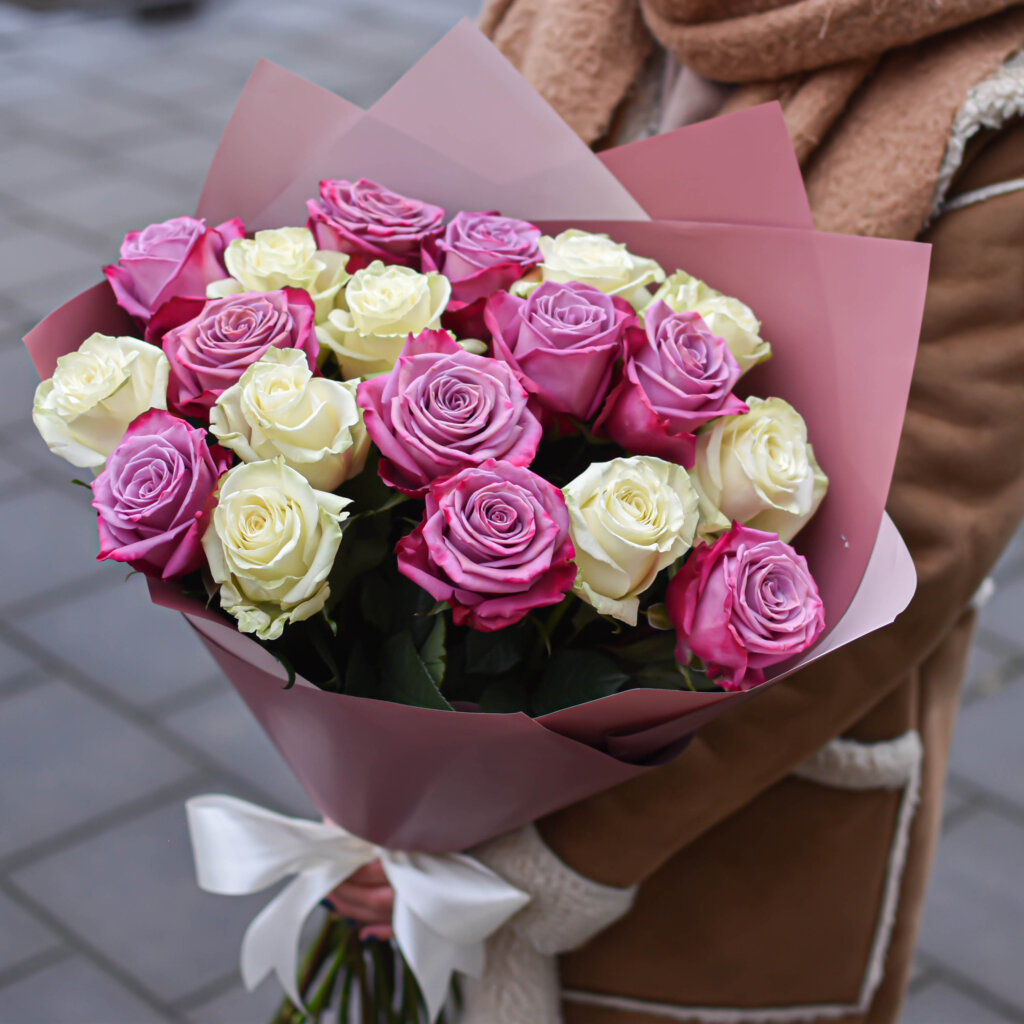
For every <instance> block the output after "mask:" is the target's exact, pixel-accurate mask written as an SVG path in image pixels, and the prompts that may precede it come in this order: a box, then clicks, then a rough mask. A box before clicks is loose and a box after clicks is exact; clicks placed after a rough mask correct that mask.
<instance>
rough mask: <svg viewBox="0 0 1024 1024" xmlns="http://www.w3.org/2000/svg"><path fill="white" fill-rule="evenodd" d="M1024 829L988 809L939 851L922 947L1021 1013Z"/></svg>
mask: <svg viewBox="0 0 1024 1024" xmlns="http://www.w3.org/2000/svg"><path fill="white" fill-rule="evenodd" d="M1022 864H1024V828H1022V827H1021V826H1020V825H1018V824H1016V823H1015V822H1011V821H1008V820H1007V819H1005V818H1003V817H1001V816H999V815H996V814H993V813H991V812H988V811H983V812H980V813H978V814H976V815H973V816H972V817H971V818H969V819H967V820H965V821H964V822H962V823H961V824H960V825H958V826H957V827H956V828H953V829H951V830H950V831H949V832H948V833H947V834H946V835H945V836H944V837H943V840H942V843H941V845H940V846H939V851H938V856H937V858H936V864H935V869H934V873H933V876H932V881H931V888H930V891H929V896H928V903H927V905H926V906H925V911H924V919H923V922H922V926H921V934H920V939H919V944H918V945H919V948H920V949H921V950H922V952H924V953H925V954H926V955H927V956H928V957H930V958H931V959H932V960H937V961H939V963H941V964H945V965H946V966H947V967H949V968H950V969H951V970H953V971H955V972H956V973H958V974H961V975H966V976H967V977H970V978H971V979H973V980H975V981H976V982H977V984H978V985H979V986H981V987H982V988H983V989H985V990H986V991H988V992H991V993H993V994H994V995H995V996H996V997H998V998H999V999H1001V1000H1003V1002H1005V1003H1009V1004H1010V1005H1011V1006H1014V1007H1016V1008H1017V1009H1018V1010H1020V1011H1021V1013H1024V974H1022V973H1021V970H1020V951H1021V921H1024V889H1022V887H1021V884H1020V881H1021V865H1022Z"/></svg>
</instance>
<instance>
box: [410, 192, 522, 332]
mask: <svg viewBox="0 0 1024 1024" xmlns="http://www.w3.org/2000/svg"><path fill="white" fill-rule="evenodd" d="M539 239H540V228H537V227H534V226H533V225H532V224H529V223H527V222H526V221H525V220H516V219H515V218H513V217H502V216H500V215H499V214H498V212H497V211H496V210H491V211H490V212H487V213H467V212H465V211H461V212H459V213H457V214H455V216H454V217H453V218H452V219H451V221H449V223H448V227H446V228H445V232H444V237H443V238H438V239H436V240H431V241H428V242H427V243H426V244H425V245H424V246H423V269H424V270H438V271H440V272H441V273H442V274H444V276H445V277H447V278H448V280H449V281H451V283H452V297H451V299H450V300H449V302H448V306H447V308H446V309H445V314H444V318H443V320H442V323H443V324H444V326H445V327H447V328H449V329H450V330H453V331H455V334H456V335H457V336H458V337H460V338H482V337H486V327H485V325H484V320H483V310H484V302H485V301H486V299H487V297H488V296H489V295H490V294H491V293H492V292H498V291H505V290H507V289H508V288H509V286H510V285H512V284H513V283H514V282H516V281H518V280H519V278H521V277H522V276H523V275H524V274H526V273H528V272H529V271H530V270H532V269H533V268H534V267H535V266H536V265H537V264H538V263H540V261H541V259H542V257H541V252H540V249H539V248H538V246H537V242H538V240H539Z"/></svg>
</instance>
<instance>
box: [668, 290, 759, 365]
mask: <svg viewBox="0 0 1024 1024" xmlns="http://www.w3.org/2000/svg"><path fill="white" fill-rule="evenodd" d="M658 299H661V301H662V302H664V303H665V304H666V305H667V306H668V307H669V308H670V309H672V310H673V312H676V313H696V314H698V316H700V317H701V319H702V320H703V321H704V323H706V324H707V325H708V330H709V331H710V332H711V333H712V334H714V335H716V336H717V337H719V338H721V339H722V340H723V341H724V342H725V343H726V345H727V346H728V347H729V351H730V352H731V353H732V354H733V356H735V358H736V362H737V363H739V364H740V370H742V372H743V373H746V372H747V370H749V369H750V368H751V367H753V366H755V365H756V364H757V363H761V362H764V360H765V359H768V358H769V357H770V356H771V354H772V349H771V345H769V344H768V342H767V341H765V340H764V338H762V337H761V333H760V332H761V321H760V320H758V319H757V317H756V316H754V311H753V310H752V309H751V308H750V307H749V306H747V305H745V304H744V303H742V302H740V300H739V299H734V298H733V297H732V296H730V295H723V294H722V293H721V292H719V291H715V289H714V288H712V287H711V286H710V285H707V284H705V283H704V282H703V281H701V280H699V279H698V278H696V277H691V276H690V275H689V274H687V273H686V271H685V270H677V271H676V272H675V273H674V274H672V275H671V277H669V278H668V279H667V280H666V281H665V283H664V284H663V285H662V286H661V287H660V288H659V289H658V290H657V291H656V292H655V293H654V298H653V299H652V300H651V302H656V301H657V300H658Z"/></svg>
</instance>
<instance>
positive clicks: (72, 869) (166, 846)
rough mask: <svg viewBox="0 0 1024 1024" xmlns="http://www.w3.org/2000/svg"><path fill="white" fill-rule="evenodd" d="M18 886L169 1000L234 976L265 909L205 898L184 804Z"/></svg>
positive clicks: (259, 900) (124, 828)
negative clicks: (247, 935)
mask: <svg viewBox="0 0 1024 1024" xmlns="http://www.w3.org/2000/svg"><path fill="white" fill-rule="evenodd" d="M13 880H14V882H15V884H16V885H18V886H19V887H21V888H22V889H23V890H24V891H25V892H27V893H28V894H29V895H30V896H31V897H32V898H33V899H34V900H37V901H38V902H39V903H41V904H43V905H44V906H46V908H47V909H48V910H50V911H51V912H52V913H55V914H59V915H60V917H61V918H62V919H63V920H64V921H65V922H66V923H67V925H68V926H69V927H70V928H71V929H72V930H73V931H74V932H76V933H77V934H78V935H80V936H83V937H85V938H87V940H88V942H89V943H90V944H91V945H92V946H94V947H96V948H98V949H100V950H101V951H102V952H103V953H104V954H105V955H106V956H107V957H108V958H110V959H112V960H113V961H115V962H116V963H117V964H119V965H120V966H121V967H122V968H123V969H124V970H125V971H127V972H129V973H130V974H132V975H133V976H134V977H136V978H138V979H139V980H140V981H141V982H143V983H144V984H145V985H146V987H147V989H149V990H150V991H152V992H154V993H155V994H156V995H158V996H159V997H160V998H162V999H165V1000H168V1001H175V1000H178V999H180V998H182V997H184V996H186V995H188V994H189V993H191V992H194V991H197V990H199V989H202V988H203V987H205V986H207V985H209V984H211V983H212V982H214V981H216V980H217V979H219V978H223V977H225V976H227V975H230V974H231V973H232V972H233V971H235V970H236V969H237V964H238V950H239V943H240V942H241V939H242V934H243V933H244V931H245V928H246V926H247V925H248V923H249V921H250V920H252V918H253V917H254V916H255V915H256V913H257V912H258V911H259V910H260V908H261V907H263V906H264V905H265V903H266V902H267V900H268V896H267V895H266V894H259V895H255V896H213V895H210V894H208V893H204V892H202V891H201V890H200V889H199V887H198V886H197V885H196V881H195V875H194V871H193V865H192V854H191V850H190V847H189V841H188V832H187V829H186V826H185V812H184V809H183V807H182V804H181V803H180V802H178V801H175V802H173V803H171V804H166V805H164V806H162V807H159V808H156V809H155V810H153V811H151V812H149V813H146V814H142V815H140V816H139V817H137V818H134V819H132V820H131V821H129V822H126V823H125V824H122V825H119V826H117V827H116V828H111V829H108V830H107V831H105V832H103V833H101V834H100V835H97V836H94V837H93V838H91V839H88V840H86V841H84V842H81V843H77V844H75V845H73V846H69V847H67V848H66V849H64V850H61V851H60V852H58V853H56V854H54V855H53V856H50V857H48V858H46V859H45V860H42V861H39V862H38V863H36V864H33V865H32V866H31V867H28V868H25V869H23V870H21V871H19V872H17V873H16V874H15V875H14V876H13ZM258 1019H259V1018H257V1020H258ZM126 1024H127V1022H126Z"/></svg>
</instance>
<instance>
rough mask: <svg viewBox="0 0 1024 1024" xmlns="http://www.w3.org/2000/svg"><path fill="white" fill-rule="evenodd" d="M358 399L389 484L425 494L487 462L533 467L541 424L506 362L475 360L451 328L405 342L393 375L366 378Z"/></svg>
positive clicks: (399, 488)
mask: <svg viewBox="0 0 1024 1024" xmlns="http://www.w3.org/2000/svg"><path fill="white" fill-rule="evenodd" d="M358 401H359V405H360V407H361V408H362V409H363V418H364V421H365V423H366V430H367V432H368V433H369V435H370V438H371V439H372V440H373V442H374V444H376V446H377V447H378V448H379V449H380V452H381V460H380V464H379V473H380V476H381V478H382V479H383V480H384V482H385V483H387V484H388V485H389V486H390V487H395V488H397V489H398V490H400V491H403V492H404V493H406V494H411V495H416V496H421V495H423V494H424V493H425V492H426V490H427V488H428V487H429V486H430V484H431V482H432V481H434V480H437V479H439V478H441V477H446V476H450V475H451V474H453V473H457V472H458V471H459V470H461V469H465V468H466V467H470V466H478V465H480V464H481V463H482V462H485V461H487V460H488V459H499V460H502V462H503V464H505V465H512V466H528V465H529V464H530V463H531V462H532V461H533V457H534V456H535V455H536V454H537V447H538V445H539V444H540V439H541V425H540V423H539V421H538V420H537V418H536V417H535V416H534V415H533V413H531V412H530V410H529V408H528V407H527V394H526V392H525V390H524V389H523V388H522V386H521V385H520V384H519V382H518V381H517V380H516V377H515V374H513V372H512V370H511V369H510V368H509V367H508V366H506V365H505V364H504V363H502V362H499V361H498V360H496V359H490V358H488V357H486V356H478V355H473V354H471V353H469V352H466V351H465V350H464V349H463V348H462V347H460V346H459V345H458V344H456V343H455V342H454V341H453V340H452V339H451V337H450V336H449V335H448V334H447V333H446V332H445V331H423V332H421V333H420V334H418V335H416V336H415V337H410V338H409V340H408V341H407V342H406V345H405V348H404V349H403V350H402V354H401V355H400V356H399V358H398V361H397V363H396V364H395V366H394V369H392V371H391V372H390V373H389V374H386V375H384V376H381V377H374V378H373V379H371V380H367V381H363V382H362V383H361V384H360V385H359V392H358Z"/></svg>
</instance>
